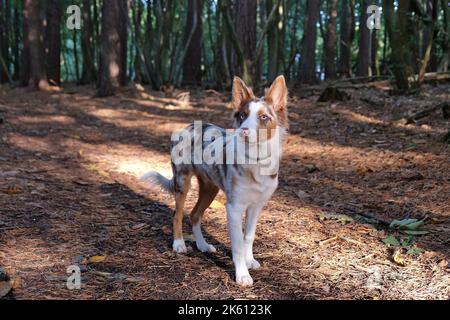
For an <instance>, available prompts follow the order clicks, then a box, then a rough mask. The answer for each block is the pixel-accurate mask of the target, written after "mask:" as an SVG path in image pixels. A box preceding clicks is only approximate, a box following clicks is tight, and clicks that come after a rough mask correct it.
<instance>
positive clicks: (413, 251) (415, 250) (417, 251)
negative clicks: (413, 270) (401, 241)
mask: <svg viewBox="0 0 450 320" xmlns="http://www.w3.org/2000/svg"><path fill="white" fill-rule="evenodd" d="M422 253H423V250H422V249H419V248H411V249H409V250H408V251H407V252H406V254H410V255H420V254H422Z"/></svg>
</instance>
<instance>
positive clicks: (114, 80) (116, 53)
mask: <svg viewBox="0 0 450 320" xmlns="http://www.w3.org/2000/svg"><path fill="white" fill-rule="evenodd" d="M124 2H125V0H108V1H104V2H103V5H102V21H101V24H102V26H101V29H102V31H101V35H100V47H101V49H100V64H99V66H100V72H99V80H98V91H97V96H99V97H105V96H110V95H113V94H114V93H115V89H116V88H117V87H118V86H120V85H121V84H122V83H123V78H122V77H123V74H124V73H125V72H126V71H125V70H122V69H123V67H124V63H123V58H124V55H123V54H124V52H125V53H126V44H125V43H123V42H122V41H123V35H122V36H121V34H120V31H122V32H123V30H121V29H122V28H121V26H120V25H121V24H122V23H123V21H121V19H123V12H121V11H122V10H123V9H124V8H125V6H124ZM124 47H125V48H124Z"/></svg>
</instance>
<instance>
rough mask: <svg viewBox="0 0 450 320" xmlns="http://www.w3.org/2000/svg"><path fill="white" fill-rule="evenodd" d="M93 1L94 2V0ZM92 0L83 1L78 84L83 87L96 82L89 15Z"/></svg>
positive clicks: (92, 30)
mask: <svg viewBox="0 0 450 320" xmlns="http://www.w3.org/2000/svg"><path fill="white" fill-rule="evenodd" d="M94 1H95V0H94ZM91 5H92V0H83V8H82V17H83V32H82V33H81V54H82V58H83V64H82V71H81V79H80V84H82V85H85V84H89V83H92V82H95V80H96V72H95V64H94V24H93V21H92V15H91Z"/></svg>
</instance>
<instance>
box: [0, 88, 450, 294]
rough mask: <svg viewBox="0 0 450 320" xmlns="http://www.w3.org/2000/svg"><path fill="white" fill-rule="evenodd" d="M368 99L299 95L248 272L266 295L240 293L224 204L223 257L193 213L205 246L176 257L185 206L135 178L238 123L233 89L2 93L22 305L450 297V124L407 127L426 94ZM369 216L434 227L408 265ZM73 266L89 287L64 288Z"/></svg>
mask: <svg viewBox="0 0 450 320" xmlns="http://www.w3.org/2000/svg"><path fill="white" fill-rule="evenodd" d="M429 90H430V91H431V92H433V97H434V98H436V99H438V98H439V97H444V96H445V93H442V92H441V91H445V88H443V89H441V91H439V87H438V88H429ZM363 91H364V90H360V91H358V92H354V93H352V96H353V98H352V100H351V101H349V102H348V103H332V104H317V103H316V102H315V100H316V98H317V97H310V98H306V99H300V98H298V97H297V96H296V95H295V94H293V96H292V99H291V100H290V105H289V111H290V120H291V121H290V122H291V128H290V135H289V137H288V138H287V140H286V145H285V153H284V157H283V161H282V165H281V172H280V183H279V188H278V190H277V192H276V193H275V195H274V197H273V198H272V199H271V201H270V202H269V204H268V205H267V207H266V208H265V209H264V211H263V214H262V217H261V220H260V223H259V226H258V231H257V238H256V241H255V256H256V258H257V259H259V260H260V262H261V263H262V268H261V269H260V270H258V271H252V272H251V273H252V276H253V277H254V280H255V286H254V287H252V288H248V289H241V288H239V287H237V286H236V285H235V284H234V282H233V281H232V263H231V258H230V243H229V238H228V231H227V228H226V224H227V222H226V214H225V211H224V210H225V209H224V204H225V198H224V195H223V194H222V193H220V194H219V196H218V198H217V201H216V202H214V203H213V205H212V206H211V208H210V209H208V211H207V213H206V218H205V221H204V230H205V235H206V237H207V239H208V241H210V242H211V243H213V244H214V245H215V246H216V248H217V249H218V252H217V253H216V254H208V255H206V254H202V253H200V252H198V251H197V250H196V249H195V245H194V242H193V236H192V234H191V229H190V223H189V221H188V219H186V220H185V222H186V223H185V228H184V233H185V235H186V240H187V244H188V246H190V247H192V248H194V249H193V250H192V251H190V252H189V253H188V255H186V256H185V255H176V254H173V253H172V252H171V240H172V234H171V223H172V222H171V217H172V210H173V197H172V196H171V195H169V194H166V193H164V192H162V191H161V190H159V189H152V188H150V187H149V186H148V184H147V183H145V182H142V181H139V179H140V177H141V176H142V175H143V174H144V173H147V172H148V171H153V170H156V171H158V172H160V173H161V174H163V175H164V176H166V177H171V175H172V173H171V166H170V144H171V143H170V136H171V134H172V133H173V131H175V130H178V129H181V128H182V127H184V126H185V125H187V124H188V123H190V122H192V121H194V120H203V121H205V122H212V123H215V124H218V125H221V126H225V127H229V126H230V123H231V121H230V114H231V110H230V109H228V108H227V101H228V100H227V99H228V93H224V94H221V93H217V92H209V91H192V92H190V93H187V92H184V91H183V92H175V93H173V94H167V95H165V94H163V93H153V92H145V91H142V90H140V91H136V90H135V89H129V90H128V89H127V90H124V91H123V92H121V93H120V94H119V95H118V96H116V97H110V98H102V99H94V98H92V96H93V93H94V92H93V90H91V89H89V88H87V87H74V88H71V89H70V92H69V90H67V91H63V92H61V93H52V94H48V93H35V92H27V94H26V95H25V94H24V91H23V90H21V89H16V90H10V89H7V88H4V87H2V88H1V90H0V92H1V94H0V118H2V119H3V120H4V123H3V124H0V133H1V139H0V159H1V162H0V258H1V260H0V265H1V266H2V267H4V268H6V270H7V271H8V273H9V274H10V276H11V278H12V279H13V280H14V281H15V282H14V291H13V298H73V299H94V298H97V299H120V298H128V299H155V298H160V299H165V298H190V299H197V298H199V299H201V298H223V299H227V298H235V299H236V298H246V299H256V298H260V299H265V298H280V299H283V298H284V299H296V298H310V299H338V298H341V299H354V298H361V299H383V298H384V299H391V298H415V299H427V298H428V299H433V298H434V299H436V298H441V299H442V298H448V296H449V294H450V292H449V288H450V276H449V266H448V261H449V256H450V252H449V244H450V224H449V223H450V221H449V212H450V197H449V194H450V163H449V155H450V151H449V147H448V145H444V144H442V143H441V142H440V141H439V137H440V135H441V134H442V133H443V132H446V130H448V123H446V122H445V121H443V120H442V119H441V118H440V116H439V114H436V115H433V116H432V117H430V118H428V119H424V120H423V122H421V123H418V124H417V125H407V126H406V125H403V124H401V123H400V122H399V121H398V119H397V118H396V117H398V114H399V113H400V112H402V113H403V114H409V113H410V112H412V110H417V109H420V107H421V104H420V103H425V102H426V103H428V101H427V97H424V98H423V99H417V101H418V102H417V101H413V102H417V103H416V104H414V103H413V102H411V101H410V99H409V98H395V97H388V96H384V93H383V94H380V95H382V98H380V99H381V100H382V101H384V102H383V103H384V106H382V107H380V106H371V105H367V104H365V103H364V102H362V100H361V99H360V97H361V96H363V95H364V92H363ZM370 94H371V95H373V94H375V93H374V92H370ZM394 113H395V116H394ZM194 180H195V179H194ZM193 186H194V187H193V192H192V193H191V194H190V195H189V197H188V201H187V202H188V203H187V207H186V211H187V212H188V211H189V210H190V209H191V208H192V207H193V206H194V204H195V201H196V194H197V185H196V183H195V181H194V183H193ZM366 214H367V215H370V216H373V217H375V218H377V219H379V220H380V221H392V220H393V219H405V218H417V219H425V226H424V228H425V229H426V230H427V231H428V233H427V234H426V235H424V236H420V237H418V236H417V237H413V238H411V239H410V240H411V244H410V245H408V246H407V247H400V248H397V249H401V250H400V253H399V254H400V257H401V259H402V261H404V265H401V264H399V263H398V261H397V262H396V261H395V259H394V258H393V257H394V256H393V254H394V251H395V250H394V248H392V247H389V246H387V245H386V244H385V243H383V240H384V239H386V238H387V237H389V236H395V237H396V238H397V239H399V240H403V241H406V240H408V239H409V238H408V236H407V235H405V234H404V233H402V232H399V231H394V230H391V229H389V228H387V227H386V226H385V225H383V224H382V223H380V222H379V223H377V221H376V220H370V219H367V217H366V216H365V215H366ZM411 248H416V249H419V252H420V253H419V254H407V251H408V250H409V249H411ZM91 257H101V259H100V260H102V259H103V260H102V261H101V262H89V261H90V260H89V259H90V258H91ZM71 264H77V265H81V266H82V269H83V270H82V271H83V273H82V275H83V289H82V290H80V291H77V292H73V291H70V290H68V289H67V288H66V286H65V279H66V277H67V276H66V268H67V266H68V265H71ZM374 279H375V280H374ZM373 281H375V284H374V283H373Z"/></svg>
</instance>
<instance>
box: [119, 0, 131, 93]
mask: <svg viewBox="0 0 450 320" xmlns="http://www.w3.org/2000/svg"><path fill="white" fill-rule="evenodd" d="M129 10H130V0H120V1H119V20H118V28H119V30H118V32H119V37H120V64H121V66H120V70H119V81H120V85H122V86H125V85H127V83H128V76H127V61H128V60H127V53H128V13H129Z"/></svg>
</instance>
